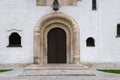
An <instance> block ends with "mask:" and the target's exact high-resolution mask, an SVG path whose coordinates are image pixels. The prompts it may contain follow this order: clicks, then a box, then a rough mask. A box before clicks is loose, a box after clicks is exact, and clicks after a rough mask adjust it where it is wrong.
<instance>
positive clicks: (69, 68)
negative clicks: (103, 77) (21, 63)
mask: <svg viewBox="0 0 120 80" xmlns="http://www.w3.org/2000/svg"><path fill="white" fill-rule="evenodd" d="M20 76H95V74H94V73H93V72H91V71H90V70H89V69H88V67H87V66H83V65H82V64H46V65H35V64H32V65H30V66H28V67H26V68H25V69H24V71H23V73H22V74H21V75H20Z"/></svg>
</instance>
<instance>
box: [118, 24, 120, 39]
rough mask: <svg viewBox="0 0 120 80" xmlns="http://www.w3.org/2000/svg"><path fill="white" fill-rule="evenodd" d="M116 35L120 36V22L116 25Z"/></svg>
mask: <svg viewBox="0 0 120 80" xmlns="http://www.w3.org/2000/svg"><path fill="white" fill-rule="evenodd" d="M117 37H120V24H118V25H117Z"/></svg>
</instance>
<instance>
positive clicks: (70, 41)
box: [34, 12, 80, 64]
mask: <svg viewBox="0 0 120 80" xmlns="http://www.w3.org/2000/svg"><path fill="white" fill-rule="evenodd" d="M53 28H61V29H63V30H64V31H65V32H66V36H67V43H66V45H67V63H75V64H79V63H80V39H79V38H80V30H79V26H78V24H77V22H76V21H75V20H74V19H73V18H72V17H71V16H69V15H67V14H65V13H62V12H52V13H49V14H47V15H45V16H43V17H42V18H41V19H40V20H39V21H38V23H37V25H36V26H35V30H34V63H38V64H46V63H47V33H48V32H49V31H50V30H51V29H53Z"/></svg>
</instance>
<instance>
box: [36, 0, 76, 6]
mask: <svg viewBox="0 0 120 80" xmlns="http://www.w3.org/2000/svg"><path fill="white" fill-rule="evenodd" d="M36 3H37V6H51V5H52V4H53V0H36ZM59 3H60V5H61V6H76V5H77V0H59Z"/></svg>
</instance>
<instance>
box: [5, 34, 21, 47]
mask: <svg viewBox="0 0 120 80" xmlns="http://www.w3.org/2000/svg"><path fill="white" fill-rule="evenodd" d="M7 47H21V36H20V35H19V34H18V33H17V32H12V33H11V34H10V36H9V45H8V46H7Z"/></svg>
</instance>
